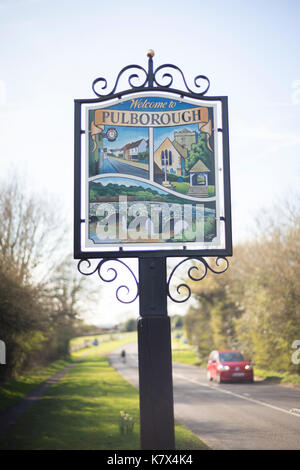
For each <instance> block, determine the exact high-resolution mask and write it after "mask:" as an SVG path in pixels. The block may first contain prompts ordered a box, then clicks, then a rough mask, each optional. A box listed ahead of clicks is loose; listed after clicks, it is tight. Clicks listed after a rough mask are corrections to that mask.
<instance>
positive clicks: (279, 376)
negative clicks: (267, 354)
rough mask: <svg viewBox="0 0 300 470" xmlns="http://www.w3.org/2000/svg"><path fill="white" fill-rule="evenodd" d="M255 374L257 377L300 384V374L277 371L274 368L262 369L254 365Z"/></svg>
mask: <svg viewBox="0 0 300 470" xmlns="http://www.w3.org/2000/svg"><path fill="white" fill-rule="evenodd" d="M254 374H255V376H256V377H259V378H262V379H265V380H273V381H275V382H279V383H285V384H292V385H298V386H300V375H299V374H291V373H289V372H276V371H273V370H265V369H260V368H258V367H256V366H254Z"/></svg>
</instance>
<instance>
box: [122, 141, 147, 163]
mask: <svg viewBox="0 0 300 470" xmlns="http://www.w3.org/2000/svg"><path fill="white" fill-rule="evenodd" d="M122 150H123V158H124V159H125V160H137V159H138V154H139V153H144V152H147V151H148V141H147V140H145V139H140V140H137V141H135V142H131V143H129V144H126V145H124V147H123V148H122Z"/></svg>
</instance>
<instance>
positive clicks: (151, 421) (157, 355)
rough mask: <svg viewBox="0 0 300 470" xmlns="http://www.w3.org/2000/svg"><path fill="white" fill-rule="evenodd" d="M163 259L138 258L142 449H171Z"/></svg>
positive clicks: (170, 386)
mask: <svg viewBox="0 0 300 470" xmlns="http://www.w3.org/2000/svg"><path fill="white" fill-rule="evenodd" d="M166 274H167V273H166V258H165V257H161V258H140V259H139V301H140V318H139V319H138V351H139V389H140V423H141V424H140V428H141V448H142V449H143V450H146V449H148V450H154V449H156V450H158V449H161V450H172V449H175V437H174V405H173V380H172V352H171V328H170V318H169V317H168V312H167V282H166Z"/></svg>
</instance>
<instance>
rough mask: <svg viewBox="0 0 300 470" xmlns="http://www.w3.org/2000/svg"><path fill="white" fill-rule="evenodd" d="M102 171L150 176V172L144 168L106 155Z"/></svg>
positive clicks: (146, 177) (142, 176) (141, 176)
mask: <svg viewBox="0 0 300 470" xmlns="http://www.w3.org/2000/svg"><path fill="white" fill-rule="evenodd" d="M101 173H125V174H127V175H132V176H139V177H140V178H145V179H148V178H149V172H148V171H147V170H144V169H143V168H137V167H135V166H133V165H129V164H128V163H124V162H119V161H117V160H115V159H113V158H109V157H105V158H104V165H103V169H102V172H101Z"/></svg>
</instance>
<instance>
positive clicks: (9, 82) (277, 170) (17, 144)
mask: <svg viewBox="0 0 300 470" xmlns="http://www.w3.org/2000/svg"><path fill="white" fill-rule="evenodd" d="M299 17H300V2H299V1H298V0H272V1H271V0H251V1H250V0H243V1H242V0H226V1H225V0H210V1H209V2H208V1H207V0H206V1H203V0H193V1H191V0H187V1H186V2H182V1H178V0H172V1H170V0H165V1H164V2H161V1H158V0H152V2H148V1H147V2H146V1H143V0H139V1H136V0H133V1H128V2H124V1H121V0H112V1H110V2H104V1H99V0H98V1H95V0H93V1H91V0H85V1H82V0H81V1H79V0H0V43H1V47H0V64H1V65H0V170H1V176H3V177H4V178H5V177H6V176H8V175H9V174H10V173H11V172H12V170H14V169H17V171H18V172H20V173H21V174H22V175H23V176H24V177H25V179H26V181H28V183H29V185H30V186H31V187H32V188H34V189H35V190H36V191H38V192H40V193H41V194H42V193H49V194H51V195H53V198H58V199H60V200H61V201H62V204H63V206H64V208H65V210H66V212H67V213H68V214H69V218H70V222H68V221H67V219H66V223H70V234H71V236H72V233H71V232H72V217H73V214H72V211H73V158H74V157H73V152H74V147H73V140H74V135H73V133H74V124H73V122H74V121H73V112H74V105H73V103H74V99H76V98H92V97H94V94H93V91H92V87H91V85H92V82H93V80H94V79H95V78H98V77H105V78H106V79H107V83H108V85H107V86H108V89H109V88H110V87H111V89H112V88H113V86H114V83H115V79H116V77H117V75H118V73H119V71H120V70H121V69H122V68H123V67H124V66H126V65H128V64H138V65H141V66H143V67H147V57H146V53H147V51H148V49H150V48H151V49H153V50H154V51H155V56H154V66H155V67H157V66H159V65H162V64H165V63H171V64H175V65H177V66H178V67H180V68H181V70H182V71H183V73H184V75H185V78H186V80H187V82H188V83H189V85H190V86H191V87H192V86H193V80H194V77H195V76H197V75H198V74H203V75H206V76H207V77H209V79H210V83H211V86H210V89H209V91H208V93H207V95H208V96H214V95H226V96H228V100H229V135H230V162H231V187H232V217H233V241H234V245H236V244H238V243H240V242H242V241H243V240H245V239H247V238H251V236H253V234H254V233H255V230H256V222H255V217H256V216H257V215H259V214H260V213H261V212H262V211H263V209H265V208H267V209H268V210H269V213H271V212H272V210H273V204H274V203H278V202H282V201H285V200H286V199H288V198H291V197H293V195H297V194H299V175H300V158H299V151H300V61H299V52H300V51H299V49H300V37H299V36H300V32H299ZM71 249H72V247H70V250H71ZM134 265H136V263H134V262H133V263H132V266H134ZM74 269H76V263H75V262H74ZM104 292H105V295H104V294H103V293H104ZM101 293H102V294H101V302H99V307H98V310H97V309H96V311H95V313H94V318H95V319H97V321H98V319H101V320H99V321H102V322H104V323H105V322H109V321H112V322H113V321H114V320H116V321H119V320H120V319H122V318H125V317H126V316H136V315H137V314H138V302H137V301H136V302H135V303H134V304H132V305H131V306H130V308H129V307H125V308H124V307H123V306H121V304H119V303H118V302H117V300H114V290H113V289H112V288H111V286H106V285H105V286H103V288H102V289H101ZM104 297H105V299H104ZM188 306H189V305H185V306H184V307H182V306H181V307H180V309H183V310H180V309H179V307H178V306H177V305H175V304H170V307H169V313H170V314H172V313H175V312H176V313H178V312H179V313H182V312H183V311H184V309H186V308H188ZM107 312H109V314H108V313H107Z"/></svg>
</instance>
